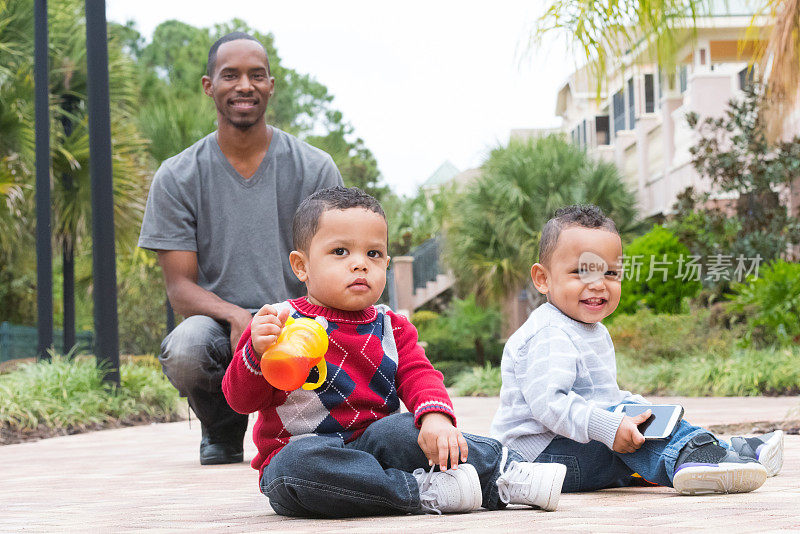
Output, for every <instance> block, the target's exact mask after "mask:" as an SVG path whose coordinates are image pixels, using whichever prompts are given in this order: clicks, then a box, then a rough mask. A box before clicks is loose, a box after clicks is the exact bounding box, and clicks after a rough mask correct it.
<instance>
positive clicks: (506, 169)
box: [446, 136, 636, 302]
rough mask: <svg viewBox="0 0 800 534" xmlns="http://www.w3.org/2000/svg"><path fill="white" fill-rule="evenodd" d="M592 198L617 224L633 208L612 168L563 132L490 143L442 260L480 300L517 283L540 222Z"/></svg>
mask: <svg viewBox="0 0 800 534" xmlns="http://www.w3.org/2000/svg"><path fill="white" fill-rule="evenodd" d="M589 202H591V203H595V204H597V205H599V206H600V207H601V208H602V209H603V210H604V211H605V212H606V213H607V214H608V215H609V216H611V217H612V218H613V219H614V220H615V221H616V222H617V224H618V225H619V226H620V228H622V229H624V228H627V227H629V226H630V225H631V224H632V222H633V219H634V217H635V215H636V210H635V207H634V206H635V198H634V196H633V194H632V193H631V192H630V191H629V190H628V188H627V187H626V186H625V184H624V183H623V182H622V179H621V178H620V174H619V172H617V171H616V168H615V167H614V166H613V165H610V164H605V163H595V162H592V161H590V160H589V159H588V158H587V156H586V154H585V153H584V152H583V151H582V150H581V149H579V148H577V147H575V146H574V145H571V144H568V143H567V142H566V141H564V140H563V139H561V138H560V137H557V136H548V137H544V138H540V139H535V140H528V141H519V140H512V141H511V142H510V143H509V144H508V146H507V147H502V148H497V149H495V150H493V151H492V153H491V154H490V155H489V158H488V159H487V161H486V163H485V164H484V166H483V175H482V176H481V177H480V178H479V179H478V180H477V181H475V182H473V183H472V184H471V185H469V186H468V187H467V189H466V191H465V193H464V195H463V197H461V198H460V199H459V200H457V201H456V202H455V205H454V207H453V210H452V217H451V220H450V223H449V224H448V225H447V227H446V232H447V253H446V257H447V262H448V264H449V265H450V267H451V268H452V269H453V272H454V274H455V275H456V278H457V280H458V281H459V285H460V286H461V287H462V288H463V289H465V290H466V291H470V292H474V293H475V294H476V295H477V297H478V298H479V300H481V301H484V302H486V301H493V302H498V301H499V300H501V299H502V298H503V297H505V296H506V295H508V294H509V291H510V290H517V289H520V288H522V287H523V286H524V285H525V282H526V280H527V279H528V273H529V272H530V267H531V264H532V263H533V262H534V261H535V260H536V257H537V254H538V241H539V236H540V232H541V229H542V227H543V226H544V224H545V222H547V220H548V219H549V218H550V217H551V216H552V215H553V213H554V212H555V210H556V209H558V208H560V207H563V206H566V205H570V204H576V203H589Z"/></svg>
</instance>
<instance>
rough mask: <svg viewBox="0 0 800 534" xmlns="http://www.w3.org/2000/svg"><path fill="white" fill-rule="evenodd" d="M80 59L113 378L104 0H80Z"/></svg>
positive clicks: (98, 288)
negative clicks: (83, 44)
mask: <svg viewBox="0 0 800 534" xmlns="http://www.w3.org/2000/svg"><path fill="white" fill-rule="evenodd" d="M85 6H86V65H87V75H88V97H89V172H90V174H91V176H92V180H91V181H92V249H93V250H92V260H93V261H92V274H93V279H94V335H95V356H96V357H97V360H98V363H99V362H105V363H106V364H107V365H108V371H107V372H106V377H105V379H106V380H107V381H113V382H116V383H117V384H119V329H118V328H119V323H118V319H117V266H116V257H115V256H116V254H115V249H114V190H113V172H112V164H111V118H110V108H109V106H110V105H109V95H108V38H107V30H106V3H105V0H86V2H85Z"/></svg>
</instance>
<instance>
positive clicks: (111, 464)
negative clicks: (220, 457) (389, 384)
mask: <svg viewBox="0 0 800 534" xmlns="http://www.w3.org/2000/svg"><path fill="white" fill-rule="evenodd" d="M651 400H653V401H657V400H658V401H661V400H663V401H665V402H679V403H681V404H683V405H684V407H685V408H686V417H687V419H688V420H689V421H691V422H692V423H695V424H700V425H711V424H717V423H726V424H727V423H742V422H757V421H779V420H781V419H782V418H783V416H784V414H785V413H786V412H787V410H788V409H789V408H790V407H792V406H796V405H797V404H798V403H800V397H776V398H700V399H695V398H681V399H651ZM497 402H498V401H497V399H496V398H457V399H455V404H456V411H457V413H458V414H459V420H460V426H461V428H462V429H463V430H464V431H468V432H474V433H481V434H486V433H487V432H488V430H489V423H490V421H491V418H492V416H493V414H494V411H495V409H496V407H497ZM199 439H200V425H199V423H197V421H196V420H193V422H192V423H191V427H190V425H189V423H187V422H180V423H170V424H158V425H149V426H139V427H131V428H123V429H116V430H106V431H102V432H93V433H89V434H80V435H75V436H65V437H60V438H52V439H47V440H42V441H39V442H34V443H23V444H18V445H8V446H4V447H0V531H3V532H6V531H7V532H20V531H25V532H34V531H35V532H52V531H67V530H68V531H73V530H74V531H103V532H119V531H139V530H148V531H184V530H185V531H194V532H198V531H199V532H256V531H266V532H270V533H278V532H293V533H297V532H347V533H348V534H355V533H359V532H368V533H373V532H387V531H408V532H423V533H427V532H454V531H462V532H468V531H470V532H474V531H482V532H492V531H501V532H517V531H540V530H545V531H570V532H637V533H641V532H642V531H643V530H647V529H658V531H660V532H661V531H663V532H677V531H682V530H687V529H691V530H695V529H704V530H715V531H721V532H736V533H737V534H738V533H741V532H763V531H778V530H788V531H792V530H795V531H800V436H797V435H790V436H787V437H786V458H785V461H784V467H783V471H782V472H781V474H780V475H779V476H777V477H774V478H770V479H768V480H767V482H766V484H764V486H763V487H762V488H761V489H759V490H758V491H756V492H753V493H748V494H740V495H714V496H705V497H683V496H679V495H677V494H676V493H675V492H674V491H673V490H671V489H669V488H624V489H614V490H603V491H598V492H592V493H583V494H566V495H563V496H562V498H561V502H560V504H559V508H558V511H556V512H552V513H547V512H541V511H538V510H532V509H530V508H525V507H520V508H514V509H508V510H504V511H496V512H488V511H480V512H475V513H472V514H465V515H448V516H441V517H435V516H428V515H425V516H402V517H388V518H387V517H379V518H366V519H347V520H336V521H330V520H300V519H287V518H284V517H281V516H278V515H276V514H275V513H274V512H273V511H272V510H271V509H270V508H269V505H268V503H267V499H266V497H264V496H262V495H261V494H260V493H259V492H258V485H257V474H256V472H255V471H254V470H252V469H251V468H250V467H249V466H248V465H247V464H239V465H228V466H210V467H201V466H200V465H199V463H198V461H197V447H198V443H199ZM254 453H255V448H254V446H253V445H252V443H251V442H250V441H249V438H248V441H247V447H246V449H245V455H246V456H247V457H248V458H252V456H253V455H254Z"/></svg>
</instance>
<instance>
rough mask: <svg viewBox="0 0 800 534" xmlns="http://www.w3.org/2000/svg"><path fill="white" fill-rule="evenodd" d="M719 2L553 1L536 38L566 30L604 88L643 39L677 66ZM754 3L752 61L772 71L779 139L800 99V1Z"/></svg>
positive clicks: (769, 80)
mask: <svg viewBox="0 0 800 534" xmlns="http://www.w3.org/2000/svg"><path fill="white" fill-rule="evenodd" d="M719 5H720V0H652V1H647V2H631V1H630V0H553V1H552V3H551V4H550V7H549V8H548V9H547V10H546V11H545V13H544V14H543V15H542V16H541V17H540V18H539V20H538V21H537V25H536V30H535V31H534V33H533V42H541V39H542V37H543V36H544V35H546V34H549V33H552V32H554V31H557V32H566V33H567V35H568V36H570V37H571V38H572V39H574V41H575V44H576V45H577V47H579V48H580V49H581V50H582V51H583V53H584V54H585V57H586V58H587V59H588V61H589V63H590V65H591V67H592V68H593V70H594V72H595V74H596V75H597V76H596V78H597V80H598V90H599V84H601V83H602V79H603V77H604V76H605V74H606V66H607V65H608V62H609V61H612V60H613V59H618V58H621V57H623V56H624V55H625V54H626V53H627V52H628V51H630V50H632V49H635V48H637V47H641V46H642V45H643V44H644V45H646V46H647V47H648V48H649V53H648V54H643V57H645V58H647V59H646V61H648V62H652V61H653V59H655V60H657V61H658V64H659V65H661V66H663V67H665V68H669V67H671V66H674V65H675V62H676V59H677V58H676V53H677V52H678V51H679V48H680V47H681V46H682V44H683V43H685V42H686V40H687V39H691V38H692V37H693V35H694V33H695V28H696V21H697V19H698V18H700V17H702V16H705V15H710V14H711V13H712V8H714V7H715V6H719ZM751 7H752V8H754V9H753V11H754V13H755V15H754V16H753V18H752V21H751V25H750V27H749V28H748V31H747V34H748V35H747V39H748V40H750V39H752V40H753V41H754V42H755V43H756V46H755V47H754V49H753V56H752V58H751V61H752V62H753V63H757V64H759V65H760V67H761V71H762V72H765V73H767V76H766V79H765V80H764V81H765V82H766V86H767V91H766V92H765V93H764V99H765V102H766V103H768V104H769V105H768V106H764V113H765V118H766V120H767V123H768V124H769V125H770V134H771V135H770V137H771V138H772V139H773V140H774V139H777V138H778V137H779V136H780V134H781V133H782V129H783V127H784V125H785V119H786V117H789V116H791V114H792V112H793V110H794V109H795V107H796V106H797V104H798V98H800V92H798V87H800V0H753V1H752V2H751ZM764 18H767V19H768V20H770V21H771V25H769V26H768V28H767V32H766V35H763V33H764V32H762V31H761V28H762V27H763V20H764Z"/></svg>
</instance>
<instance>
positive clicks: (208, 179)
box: [139, 32, 342, 465]
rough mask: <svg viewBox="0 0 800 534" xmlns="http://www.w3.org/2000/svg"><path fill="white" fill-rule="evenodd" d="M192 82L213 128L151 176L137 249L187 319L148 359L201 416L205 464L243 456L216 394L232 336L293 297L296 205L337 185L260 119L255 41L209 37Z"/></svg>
mask: <svg viewBox="0 0 800 534" xmlns="http://www.w3.org/2000/svg"><path fill="white" fill-rule="evenodd" d="M202 82H203V90H204V91H205V93H206V94H207V95H208V96H210V97H211V98H212V99H213V100H214V103H215V105H216V108H217V131H216V132H213V133H211V134H209V135H208V136H206V137H204V138H203V139H201V140H200V141H198V142H197V143H195V144H194V145H192V146H190V147H189V148H187V149H186V150H184V151H183V152H181V153H180V154H178V155H177V156H174V157H172V158H170V159H168V160H166V161H164V163H163V164H162V165H161V167H160V168H159V170H158V171H157V172H156V175H155V176H154V178H153V183H152V185H151V188H150V194H149V196H148V199H147V208H146V209H145V215H144V220H143V221H142V230H141V234H140V236H139V246H140V247H142V248H146V249H150V250H154V251H156V252H157V253H158V261H159V264H160V265H161V269H162V271H163V273H164V281H165V283H166V287H167V295H168V297H169V300H170V303H171V304H172V306H173V308H174V309H175V311H176V312H177V313H179V314H181V315H183V316H185V317H186V319H185V320H184V321H183V322H181V323H180V324H179V325H178V327H177V328H175V330H174V331H173V332H172V333H170V334H169V335H168V336H167V337H166V338H165V339H164V341H163V342H162V344H161V355H160V356H159V360H160V361H161V365H162V368H163V370H164V373H165V374H166V375H167V377H168V378H169V380H170V382H172V384H173V385H174V386H175V387H176V388H177V389H178V391H179V392H180V393H181V395H183V396H186V397H188V400H189V405H190V406H191V407H192V409H193V410H194V412H195V414H196V415H197V418H198V419H200V423H201V426H202V434H203V437H202V441H201V442H200V463H201V464H203V465H209V464H222V463H234V462H241V461H242V460H243V454H242V442H243V439H244V434H245V431H246V430H247V416H246V415H240V414H237V413H236V412H234V411H233V410H232V409H231V408H230V407H229V406H228V404H227V402H226V401H225V397H224V396H223V394H222V389H221V382H222V377H223V375H224V374H225V370H226V368H227V366H228V363H230V360H231V355H232V350H233V349H235V346H236V343H237V342H238V341H239V337H240V336H241V334H242V332H243V331H244V329H245V328H246V327H247V325H248V324H249V323H250V320H251V318H252V314H253V313H254V312H255V311H257V310H258V309H259V308H260V307H261V306H263V305H264V304H265V303H267V302H280V301H282V300H285V299H287V298H291V297H299V296H301V295H302V294H303V287H302V284H301V283H300V282H299V281H298V280H297V278H296V277H295V276H294V274H293V273H292V270H291V268H290V266H289V261H288V258H289V252H290V251H291V250H292V228H291V225H292V217H293V215H294V212H295V209H296V208H297V206H298V205H299V204H300V202H301V201H302V200H303V199H304V198H305V197H307V196H309V195H310V194H311V193H313V192H315V191H317V190H319V189H324V188H326V187H331V186H334V185H341V184H342V178H341V175H340V174H339V171H338V170H337V169H336V166H335V165H334V163H333V160H331V158H330V156H329V155H327V154H325V153H324V152H322V151H320V150H318V149H316V148H313V147H311V146H310V145H308V144H306V143H304V142H302V141H300V140H298V139H297V138H295V137H293V136H291V135H289V134H287V133H285V132H283V131H281V130H279V129H277V128H275V127H273V126H269V125H267V123H266V122H265V120H264V113H265V112H266V109H267V103H268V102H269V99H270V97H271V96H272V93H273V91H274V89H275V78H273V77H272V76H271V73H270V67H269V59H268V57H267V52H266V49H265V48H264V46H263V45H262V44H261V43H260V42H259V41H258V40H256V39H255V38H253V37H251V36H250V35H247V34H245V33H241V32H235V33H231V34H228V35H225V36H224V37H222V38H220V39H219V40H218V41H217V42H216V43H214V45H212V47H211V49H210V50H209V53H208V67H207V69H206V76H203V78H202Z"/></svg>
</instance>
